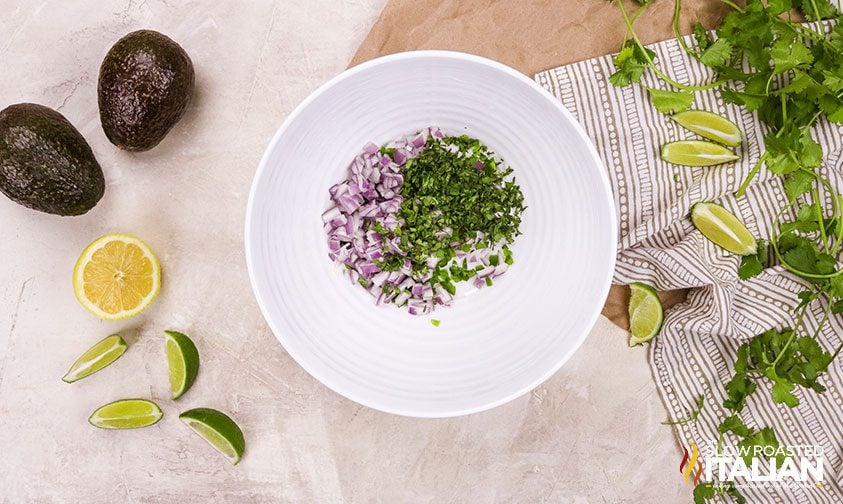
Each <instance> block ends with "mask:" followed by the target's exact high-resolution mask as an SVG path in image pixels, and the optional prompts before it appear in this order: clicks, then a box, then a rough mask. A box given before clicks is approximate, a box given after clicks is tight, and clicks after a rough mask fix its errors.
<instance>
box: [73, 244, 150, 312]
mask: <svg viewBox="0 0 843 504" xmlns="http://www.w3.org/2000/svg"><path fill="white" fill-rule="evenodd" d="M160 288H161V267H160V266H159V264H158V259H156V258H155V254H153V253H152V250H150V248H149V246H147V245H146V243H144V242H143V241H141V240H140V239H138V238H136V237H134V236H130V235H126V234H110V235H106V236H103V237H101V238H99V239H97V240H95V241H94V242H93V243H91V244H90V245H88V247H87V248H86V249H85V250H84V251H83V252H82V254H81V255H80V256H79V260H78V261H77V262H76V266H75V268H74V269H73V291H74V293H75V294H76V299H77V300H78V301H79V303H80V304H82V306H84V307H85V308H86V309H87V310H88V311H90V312H91V313H93V314H94V315H96V316H97V317H99V318H101V319H103V320H122V319H125V318H129V317H132V316H135V315H137V314H138V313H140V312H142V311H143V310H145V309H146V308H147V307H148V306H149V305H150V303H152V300H153V299H155V296H157V295H158V291H159V290H160Z"/></svg>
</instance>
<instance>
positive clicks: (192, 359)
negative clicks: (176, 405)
mask: <svg viewBox="0 0 843 504" xmlns="http://www.w3.org/2000/svg"><path fill="white" fill-rule="evenodd" d="M164 333H165V334H166V335H167V344H166V352H167V364H168V365H169V366H170V393H171V394H172V397H173V399H178V398H179V397H181V396H182V395H184V393H185V392H187V391H188V389H190V386H191V385H193V382H194V380H196V375H197V374H198V373H199V351H198V350H196V345H194V344H193V342H192V341H191V340H190V338H188V337H187V336H186V335H184V334H182V333H180V332H176V331H164Z"/></svg>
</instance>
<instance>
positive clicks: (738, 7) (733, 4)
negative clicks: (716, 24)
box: [720, 0, 746, 14]
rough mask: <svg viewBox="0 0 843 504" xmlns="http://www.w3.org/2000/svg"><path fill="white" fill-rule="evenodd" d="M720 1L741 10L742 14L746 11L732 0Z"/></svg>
mask: <svg viewBox="0 0 843 504" xmlns="http://www.w3.org/2000/svg"><path fill="white" fill-rule="evenodd" d="M720 2H721V3H724V4H726V5H728V6H729V7H731V8H733V9H735V10H736V11H738V12H740V13H741V14H743V13H744V12H746V11H745V10H744V9H743V8H742V7H741V6H739V5H738V4H736V3H733V2H731V1H730V0H720Z"/></svg>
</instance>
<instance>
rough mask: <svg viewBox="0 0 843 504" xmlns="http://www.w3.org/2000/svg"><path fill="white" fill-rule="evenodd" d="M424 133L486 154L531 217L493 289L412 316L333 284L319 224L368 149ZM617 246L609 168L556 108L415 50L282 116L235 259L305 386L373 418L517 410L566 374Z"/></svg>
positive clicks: (493, 77) (542, 96)
mask: <svg viewBox="0 0 843 504" xmlns="http://www.w3.org/2000/svg"><path fill="white" fill-rule="evenodd" d="M427 126H438V127H440V128H442V129H443V130H444V131H445V132H449V133H457V132H465V133H467V134H468V135H471V136H473V137H476V138H479V139H480V140H481V141H483V142H484V143H485V144H486V145H488V146H489V147H490V148H491V149H492V150H493V151H495V152H496V153H497V154H498V155H499V156H501V157H502V158H503V159H504V161H505V162H506V163H507V164H509V165H511V166H512V167H513V168H514V169H515V172H514V175H515V177H516V180H517V182H518V183H519V184H520V186H521V189H522V191H523V192H524V196H525V200H526V204H527V206H528V208H527V210H526V211H525V212H524V215H523V223H522V227H521V230H522V232H523V235H522V236H520V237H519V238H517V240H516V242H515V245H514V247H513V253H514V256H515V264H514V265H513V266H512V267H511V268H510V269H509V271H507V273H506V274H505V275H503V276H502V277H500V278H499V279H498V281H496V283H495V285H494V286H493V287H492V288H489V289H483V290H480V291H476V292H474V293H473V294H471V295H468V296H465V297H464V298H462V299H458V300H457V301H456V302H455V304H454V305H453V306H452V307H447V308H438V309H436V310H435V311H434V313H433V314H432V315H431V316H423V317H413V316H411V315H409V314H407V313H406V311H405V310H402V309H397V308H395V307H394V306H391V305H387V306H380V307H378V306H375V305H374V304H373V302H372V298H371V297H370V296H369V295H368V294H367V293H366V292H365V291H364V290H363V289H361V288H360V287H359V286H356V285H352V284H351V283H349V282H348V280H346V279H345V278H344V277H343V276H342V275H341V269H340V268H339V267H337V265H335V264H334V263H332V262H331V261H330V259H328V248H327V243H326V238H325V233H324V232H323V230H322V221H321V214H322V212H323V211H324V210H325V208H326V207H327V204H328V188H329V187H330V186H331V185H333V184H334V183H336V182H338V181H339V180H341V179H343V178H344V176H345V173H346V169H347V167H348V165H349V163H350V161H351V160H352V159H353V157H354V156H355V155H356V154H358V153H359V152H360V150H361V149H362V147H363V146H364V145H365V144H366V143H367V142H369V141H373V142H375V143H377V144H382V143H386V142H387V141H389V140H392V139H394V138H398V137H400V136H401V135H404V134H411V133H413V132H415V131H417V130H419V129H421V128H424V127H427ZM616 234H617V233H616V224H615V211H614V206H613V199H612V196H611V192H610V189H609V184H608V181H607V179H606V174H605V170H604V167H603V166H602V164H601V162H600V159H599V158H598V156H597V153H596V152H595V149H594V146H593V145H592V144H591V142H590V141H589V140H588V138H587V137H586V136H585V134H584V133H583V131H582V130H581V129H580V127H579V126H578V125H577V123H576V121H575V120H574V119H573V118H572V117H571V115H570V114H569V113H568V112H567V111H566V110H565V109H564V108H563V107H562V105H561V104H560V103H559V102H558V101H557V100H556V99H555V98H553V97H552V96H551V95H550V94H548V93H547V92H546V91H544V90H543V89H541V88H540V87H539V86H538V85H537V84H535V83H534V82H533V81H532V80H530V79H528V78H527V77H525V76H524V75H522V74H520V73H518V72H517V71H515V70H513V69H511V68H509V67H507V66H505V65H502V64H500V63H496V62H494V61H490V60H487V59H484V58H480V57H477V56H472V55H468V54H462V53H454V52H441V51H420V52H408V53H402V54H396V55H392V56H387V57H384V58H380V59H377V60H373V61H370V62H368V63H364V64H362V65H360V66H357V67H354V68H352V69H350V70H347V71H346V72H344V73H342V74H341V75H339V76H338V77H336V78H334V79H333V80H331V81H330V82H328V83H327V84H325V85H323V86H322V87H320V88H319V89H318V90H317V91H316V92H314V93H313V94H312V95H311V96H310V97H309V98H308V99H306V100H305V101H304V102H303V103H302V104H301V105H299V107H298V108H297V109H296V110H295V111H294V112H293V113H292V114H291V115H290V116H289V117H288V118H287V120H286V121H285V122H284V125H283V126H281V129H280V130H278V133H277V134H276V135H275V137H274V138H273V139H272V141H271V142H270V144H269V147H267V149H266V153H265V154H264V157H263V160H262V161H261V163H260V167H259V168H258V172H257V174H256V175H255V180H254V183H253V185H252V191H251V195H250V197H249V206H248V211H247V216H246V257H247V261H248V265H249V274H250V277H251V281H252V286H253V288H254V291H255V295H256V296H257V300H258V304H259V305H260V308H261V310H262V311H263V315H264V317H266V320H267V322H268V323H269V326H270V327H271V329H272V331H273V333H275V335H276V337H277V338H278V340H279V341H280V342H281V344H282V345H284V348H285V349H286V350H287V352H289V354H290V355H291V356H292V357H293V358H294V359H295V360H296V361H297V362H298V363H299V364H300V365H301V366H302V367H303V368H304V369H306V370H307V371H308V372H309V373H310V374H311V375H313V376H314V377H315V378H316V379H318V380H319V381H321V382H322V383H324V384H325V385H327V386H328V387H330V388H331V389H333V390H335V391H336V392H338V393H340V394H342V395H343V396H345V397H347V398H349V399H352V400H354V401H357V402H359V403H361V404H364V405H366V406H370V407H372V408H376V409H379V410H382V411H386V412H390V413H396V414H400V415H408V416H417V417H447V416H456V415H464V414H468V413H473V412H477V411H482V410H485V409H488V408H492V407H494V406H497V405H500V404H503V403H505V402H507V401H509V400H511V399H514V398H516V397H518V396H520V395H522V394H524V393H526V392H528V391H530V390H531V389H532V388H534V387H536V386H537V385H539V384H541V383H542V382H543V381H544V380H546V379H547V378H548V377H550V376H551V375H552V374H553V373H554V372H556V371H557V370H558V369H559V368H560V367H561V366H562V364H564V363H565V361H566V360H567V359H568V358H569V357H570V356H571V355H572V354H573V353H574V351H575V350H576V349H577V348H578V347H579V346H580V344H581V343H582V342H583V340H584V339H585V337H586V335H587V334H588V332H589V330H590V329H591V327H592V326H593V324H594V322H595V321H596V319H597V316H598V314H599V313H600V309H601V306H602V304H603V302H604V300H605V298H606V294H607V291H608V288H609V284H610V281H611V277H612V269H613V267H614V260H615V248H616V239H617V238H616ZM431 318H435V319H439V320H441V325H440V326H439V327H434V326H433V325H432V324H431V322H430V319H431Z"/></svg>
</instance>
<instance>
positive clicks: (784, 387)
mask: <svg viewBox="0 0 843 504" xmlns="http://www.w3.org/2000/svg"><path fill="white" fill-rule="evenodd" d="M793 387H794V385H793V383H791V382H789V381H788V380H786V379H783V378H779V379H777V380H776V381H775V382H774V383H773V388H772V390H771V394H772V396H773V402H776V403H779V404H781V403H784V404H786V405H787V406H788V407H789V408H795V407H796V406H797V405H798V404H799V399H798V398H797V397H796V395H794V394H793Z"/></svg>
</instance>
